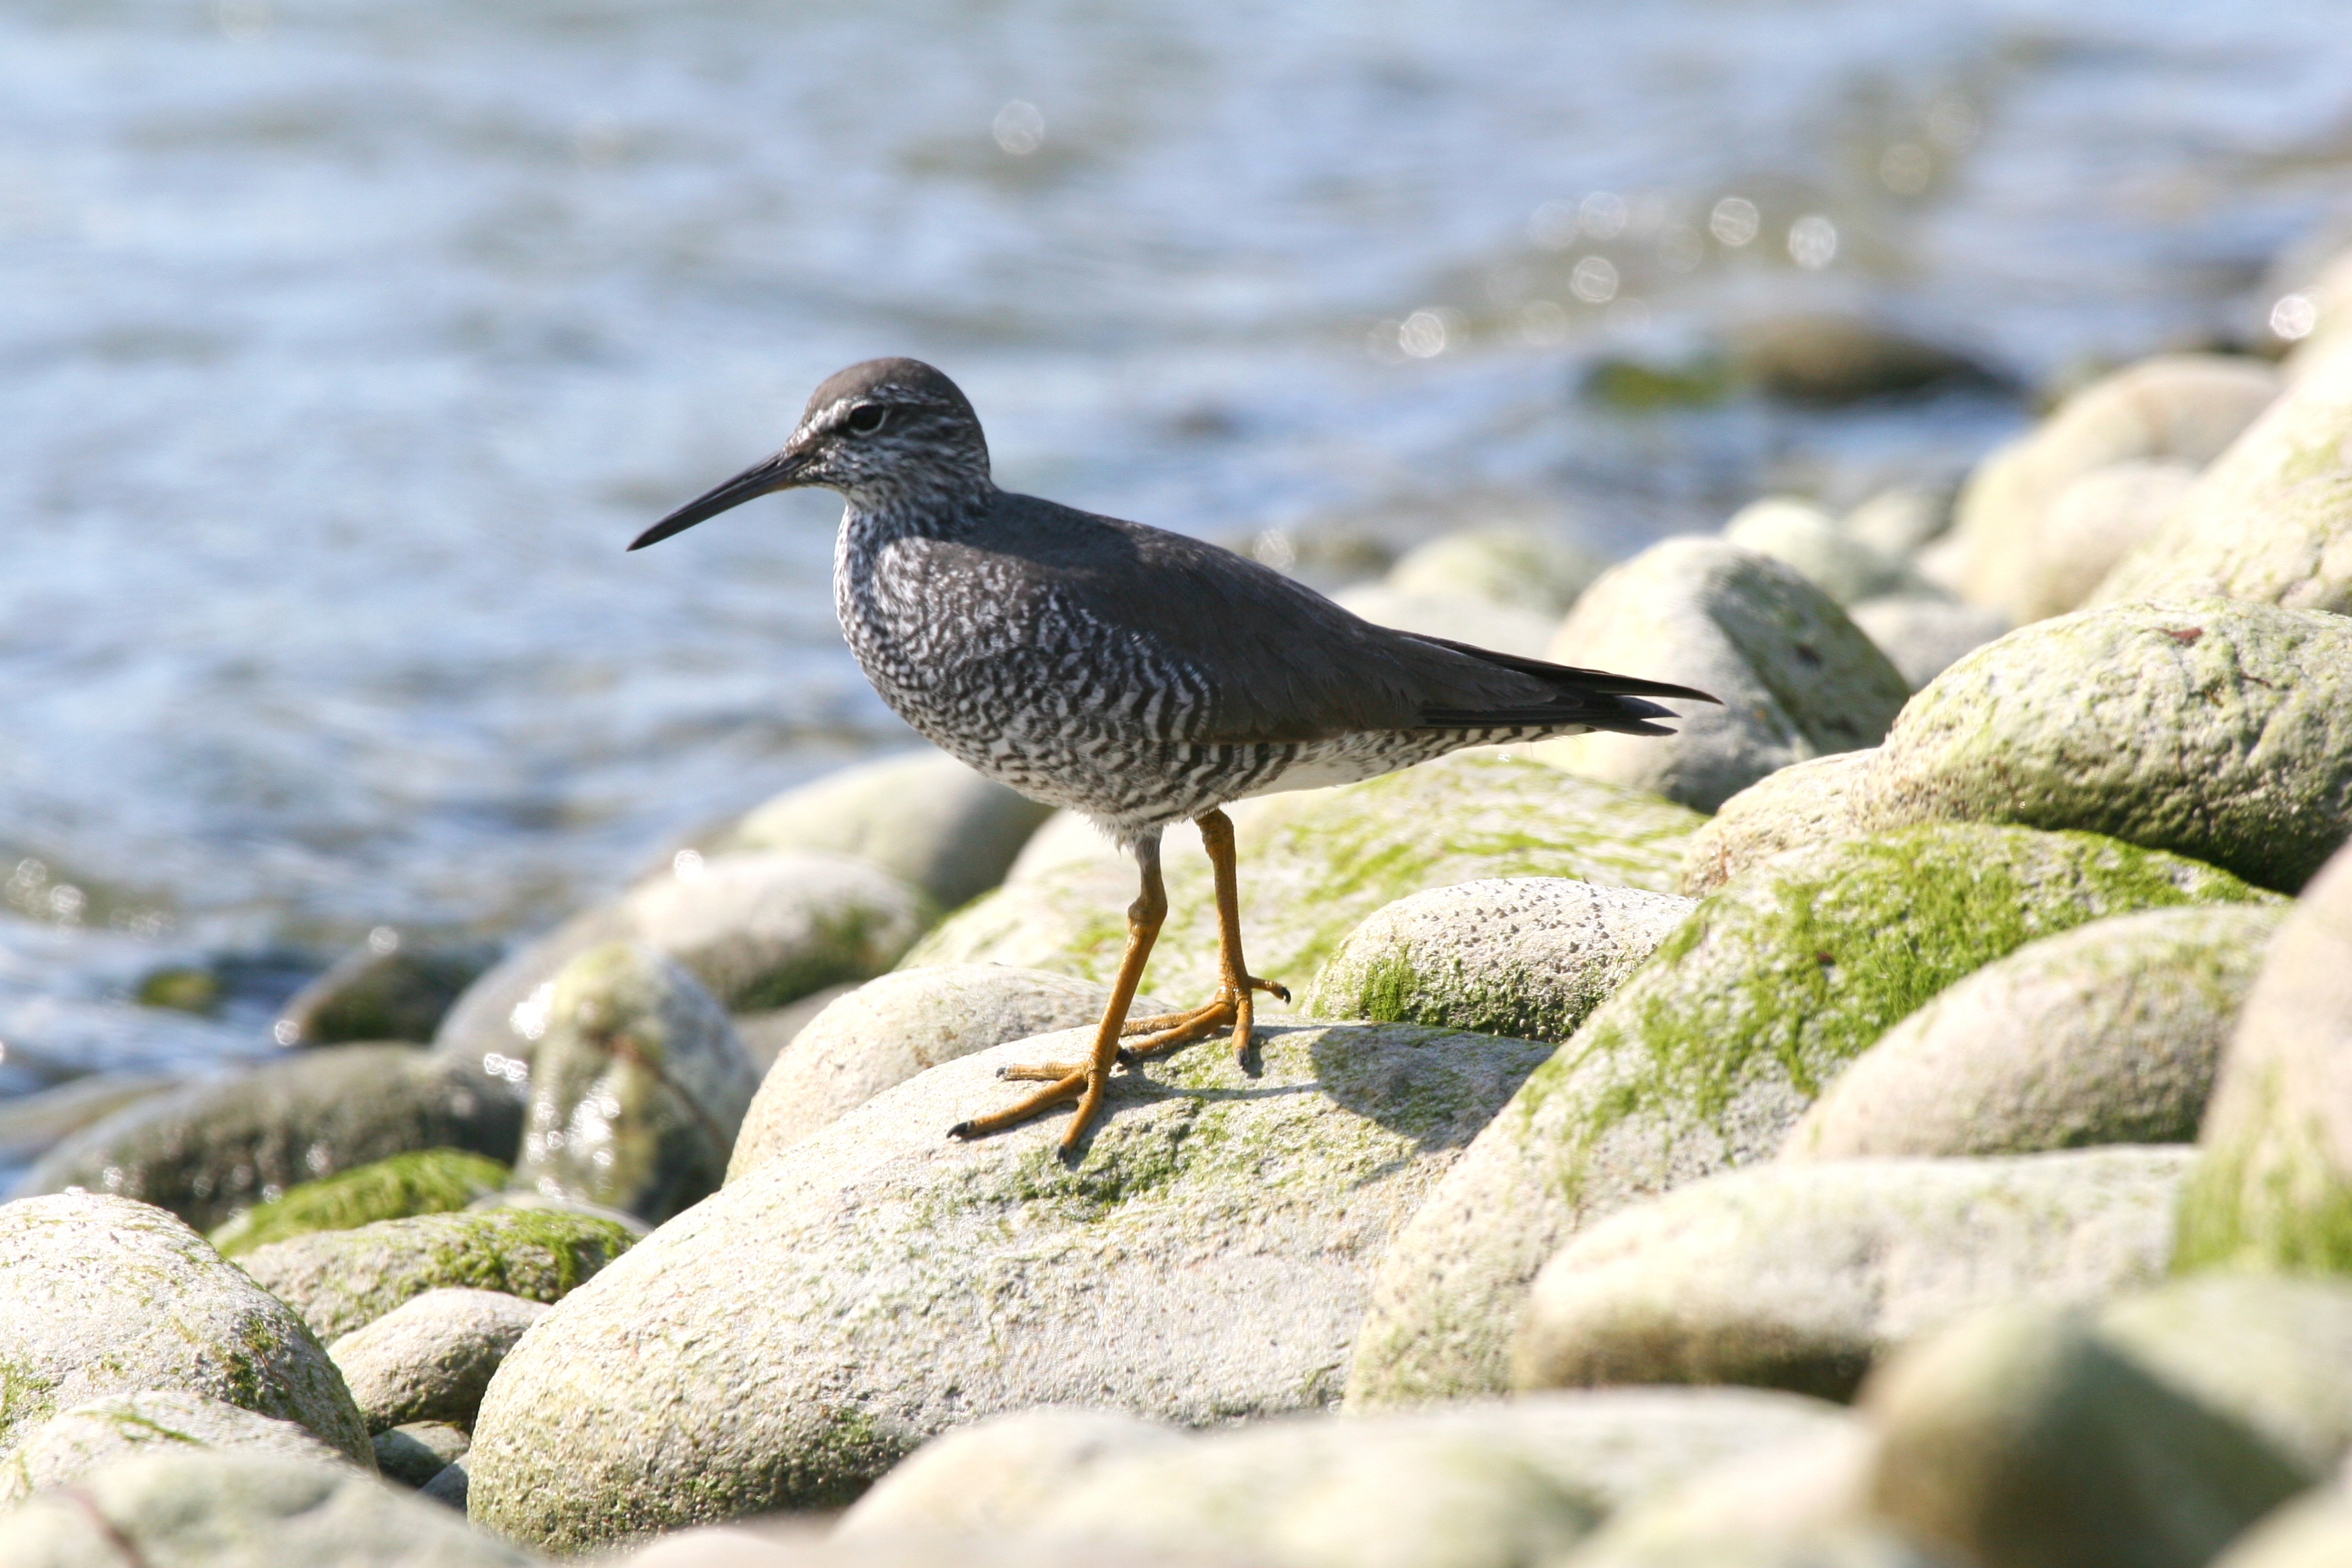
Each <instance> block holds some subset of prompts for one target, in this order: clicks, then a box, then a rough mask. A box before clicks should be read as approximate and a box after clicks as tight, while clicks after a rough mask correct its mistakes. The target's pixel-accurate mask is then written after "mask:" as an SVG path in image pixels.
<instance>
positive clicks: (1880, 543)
mask: <svg viewBox="0 0 2352 1568" xmlns="http://www.w3.org/2000/svg"><path fill="white" fill-rule="evenodd" d="M1955 490H1956V487H1955V486H1954V485H1953V484H1951V483H1949V482H1944V483H1936V482H1932V481H1930V482H1915V483H1909V484H1899V485H1891V486H1889V487H1888V488H1886V489H1883V490H1880V491H1878V492H1876V493H1875V494H1874V495H1872V496H1870V497H1869V498H1868V499H1866V500H1864V501H1862V502H1861V503H1860V504H1859V505H1857V506H1856V507H1855V508H1854V509H1853V510H1852V511H1849V512H1847V513H1846V514H1845V519H1844V522H1843V527H1844V529H1845V531H1847V532H1848V533H1851V534H1853V536H1854V537H1855V538H1856V539H1859V540H1861V541H1863V542H1864V543H1867V544H1870V545H1873V546H1874V547H1875V548H1876V549H1877V550H1878V552H1879V553H1881V554H1883V555H1888V556H1892V557H1893V558H1895V560H1897V561H1904V560H1907V559H1909V558H1910V557H1911V556H1914V555H1916V554H1917V553H1918V552H1920V551H1921V550H1923V549H1925V548H1926V547H1927V546H1928V545H1929V544H1932V543H1934V542H1936V540H1937V539H1938V538H1939V537H1941V536H1942V534H1943V532H1944V531H1945V530H1946V529H1948V528H1950V527H1951V526H1952V502H1953V500H1954V499H1955Z"/></svg>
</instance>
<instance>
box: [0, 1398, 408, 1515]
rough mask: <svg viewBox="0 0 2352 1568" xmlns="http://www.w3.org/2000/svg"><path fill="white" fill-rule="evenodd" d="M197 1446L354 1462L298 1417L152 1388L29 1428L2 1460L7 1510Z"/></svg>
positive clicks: (0, 1487) (2, 1501)
mask: <svg viewBox="0 0 2352 1568" xmlns="http://www.w3.org/2000/svg"><path fill="white" fill-rule="evenodd" d="M189 1446H194V1447H205V1448H232V1449H235V1450H236V1451H238V1452H240V1453H248V1454H274V1455H277V1456H278V1457H279V1458H289V1459H309V1460H311V1461H313V1462H315V1463H319V1464H326V1465H348V1464H350V1463H351V1459H350V1458H349V1456H347V1455H345V1454H343V1453H341V1452H340V1451H338V1450H336V1449H334V1448H331V1447H328V1446H327V1445H326V1444H324V1443H322V1442H320V1440H319V1439H318V1438H317V1437H314V1436H311V1435H310V1433H309V1432H307V1431H305V1430H303V1429H302V1428H301V1427H299V1426H296V1425H295V1424H294V1423H293V1422H291V1421H280V1420H278V1419H277V1418H276V1417H274V1416H268V1415H255V1414H254V1413H253V1412H252V1411H250V1410H240V1409H239V1408H237V1407H236V1405H224V1404H223V1403H221V1402H220V1401H219V1400H217V1399H211V1398H207V1397H205V1395H204V1394H190V1393H188V1392H186V1391H185V1390H184V1389H145V1390H142V1391H141V1392H140V1393H137V1394H108V1395H107V1396H106V1397H105V1398H103V1399H93V1400H90V1401H89V1403H87V1404H84V1405H75V1406H74V1407H73V1408H72V1409H71V1410H64V1411H60V1412H58V1414H57V1415H52V1416H50V1417H49V1418H48V1419H47V1421H44V1422H42V1423H41V1424H40V1425H39V1426H35V1427H33V1428H32V1429H31V1430H30V1431H28V1432H26V1433H25V1434H24V1436H23V1440H22V1441H20V1442H18V1443H17V1444H16V1447H13V1448H11V1449H10V1450H8V1453H7V1457H6V1458H5V1459H0V1508H5V1507H6V1506H8V1505H10V1504H14V1503H18V1502H22V1501H23V1500H25V1499H26V1498H27V1497H29V1496H31V1495H32V1494H33V1493H34V1492H36V1491H39V1490H42V1489H46V1488H48V1487H58V1486H64V1485H66V1484H67V1483H68V1482H71V1481H77V1480H79V1479H81V1478H82V1477H84V1476H86V1475H88V1474H89V1473H90V1472H91V1471H92V1470H96V1469H100V1468H103V1467H105V1466H108V1465H112V1464H119V1463H121V1461H122V1460H124V1459H128V1458H136V1457H138V1456H140V1455H142V1454H152V1453H155V1452H158V1451H170V1450H172V1449H175V1448H180V1447H189ZM367 1468H370V1469H373V1468H374V1467H373V1465H370V1466H369V1467H367Z"/></svg>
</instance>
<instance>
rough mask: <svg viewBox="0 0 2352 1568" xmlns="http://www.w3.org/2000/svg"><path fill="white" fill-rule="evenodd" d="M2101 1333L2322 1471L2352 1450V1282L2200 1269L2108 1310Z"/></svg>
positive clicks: (2110, 1304)
mask: <svg viewBox="0 0 2352 1568" xmlns="http://www.w3.org/2000/svg"><path fill="white" fill-rule="evenodd" d="M2096 1323H2097V1329H2098V1333H2099V1337H2100V1338H2101V1339H2103V1340H2105V1342H2107V1343H2108V1344H2110V1345H2112V1346H2114V1347H2115V1348H2116V1349H2117V1350H2119V1351H2121V1352H2124V1353H2125V1354H2126V1355H2128V1356H2130V1357H2131V1358H2132V1359H2133V1360H2134V1361H2136V1362H2137V1363H2140V1364H2141V1365H2142V1366H2144V1367H2146V1368H2147V1370H2148V1371H2149V1372H2152V1373H2155V1374H2156V1375H2157V1376H2158V1377H2160V1378H2162V1379H2163V1380H2164V1381H2165V1382H2167V1383H2168V1384H2172V1385H2173V1386H2174V1387H2175V1388H2178V1389H2179V1390H2180V1391H2181V1392H2182V1393H2184V1394H2188V1395H2189V1396H2190V1397H2191V1398H2193V1399H2195V1400H2197V1401H2198V1402H2199V1403H2200V1404H2202V1405H2207V1406H2209V1407H2210V1408H2211V1409H2214V1410H2218V1411H2221V1413H2222V1414H2223V1415H2231V1416H2234V1417H2236V1418H2237V1419H2238V1420H2240V1421H2242V1422H2243V1423H2245V1425H2246V1426H2248V1427H2250V1428H2252V1430H2254V1431H2256V1432H2259V1433H2261V1434H2262V1435H2263V1437H2264V1438H2265V1439H2266V1440H2267V1441H2268V1442H2270V1444H2271V1445H2272V1446H2273V1447H2276V1448H2277V1449H2278V1450H2279V1451H2280V1452H2281V1453H2283V1454H2284V1455H2286V1456H2287V1457H2288V1458H2292V1459H2294V1461H2295V1462H2296V1463H2298V1464H2300V1465H2302V1466H2303V1467H2304V1468H2305V1469H2307V1470H2309V1471H2311V1472H2312V1473H2313V1474H2314V1475H2324V1474H2326V1473H2327V1472H2328V1471H2330V1470H2333V1469H2334V1468H2336V1466H2337V1465H2338V1464H2340V1463H2341V1462H2342V1461H2343V1459H2344V1458H2345V1456H2346V1455H2347V1453H2352V1399H2347V1398H2346V1397H2345V1391H2346V1390H2347V1388H2352V1279H2287V1278H2282V1277H2280V1276H2277V1275H2270V1274H2198V1275H2193V1276H2191V1277H2189V1278H2188V1279H2175V1280H2172V1281H2170V1282H2168V1283H2167V1284H2164V1285H2161V1286H2158V1288H2157V1289H2152V1290H2146V1291H2140V1292H2137V1293H2135V1294H2132V1295H2127V1296H2123V1297H2119V1298H2117V1299H2116V1300H2113V1301H2110V1302H2108V1303H2107V1304H2106V1305H2105V1307H2103V1308H2101V1309H2100V1310H2099V1313H2098V1317H2097V1320H2096Z"/></svg>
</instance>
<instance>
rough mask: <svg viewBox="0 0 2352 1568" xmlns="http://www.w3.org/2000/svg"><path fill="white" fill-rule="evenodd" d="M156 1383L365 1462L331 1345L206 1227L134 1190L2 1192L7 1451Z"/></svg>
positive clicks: (0, 1383)
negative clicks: (219, 1249) (63, 1414)
mask: <svg viewBox="0 0 2352 1568" xmlns="http://www.w3.org/2000/svg"><path fill="white" fill-rule="evenodd" d="M147 1390H164V1391H171V1390H176V1391H180V1392H184V1393H188V1394H203V1395H205V1397H207V1398H211V1399H217V1400H220V1401H222V1402H223V1403H225V1404H228V1405H236V1407H237V1408H238V1409H240V1410H250V1411H253V1412H254V1413H255V1414H257V1415H269V1416H275V1417H277V1418H278V1419H280V1420H286V1421H292V1422H295V1423H297V1424H298V1425H299V1426H303V1427H305V1428H307V1429H308V1430H309V1431H310V1433H311V1434H312V1435H314V1436H317V1437H319V1438H320V1440H321V1441H323V1442H325V1443H326V1444H328V1445H329V1446H330V1447H333V1448H335V1449H336V1450H337V1451H339V1452H341V1453H342V1454H345V1455H347V1456H349V1457H350V1458H352V1459H353V1460H355V1461H358V1462H361V1463H365V1462H366V1456H367V1451H368V1449H367V1432H366V1429H365V1428H364V1427H363V1426H361V1424H360V1416H359V1412H358V1411H357V1410H356V1409H354V1408H353V1407H352V1396H351V1395H350V1394H348V1393H346V1392H345V1391H344V1388H343V1380H342V1378H341V1376H340V1375H339V1374H338V1373H336V1371H335V1368H334V1363H331V1362H330V1361H329V1360H328V1359H327V1352H324V1351H322V1350H320V1348H319V1342H318V1341H317V1340H315V1339H314V1338H312V1337H311V1333H310V1330H309V1329H307V1328H305V1327H304V1326H303V1324H302V1322H301V1321H300V1320H299V1318H297V1317H296V1316H295V1315H294V1313H293V1312H292V1311H290V1310H288V1308H287V1306H286V1305H285V1303H283V1302H281V1301H278V1300H276V1299H274V1298H272V1297H271V1296H269V1295H268V1294H267V1293H266V1292H265V1291H264V1290H262V1289H259V1288H258V1287H257V1286H256V1285H255V1283H254V1282H253V1280H252V1279H248V1278H247V1276H246V1275H245V1274H244V1273H242V1272H240V1271H239V1270H238V1268H236V1265H235V1264H232V1263H228V1262H226V1261H224V1260H223V1259H222V1258H221V1256H220V1254H218V1253H216V1252H215V1251H214V1250H213V1249H212V1248H211V1247H207V1246H206V1245H205V1238H204V1237H200V1236H198V1235H197V1234H196V1233H195V1232H194V1231H193V1230H190V1229H189V1228H188V1227H187V1226H185V1225H183V1224H182V1223H181V1222H180V1221H178V1220H176V1219H174V1218H173V1217H172V1216H171V1215H168V1214H166V1213H164V1212H163V1210H162V1209H159V1208H155V1207H152V1206H151V1205H146V1204H141V1203H133V1202H131V1200H130V1199H128V1198H113V1197H100V1196H97V1195H95V1194H59V1195H58V1196H54V1197H38V1198H25V1199H20V1200H18V1201H17V1202H16V1203H12V1204H6V1205H0V1450H5V1449H7V1448H10V1447H14V1446H15V1445H16V1443H17V1442H18V1441H19V1440H20V1439H21V1438H22V1437H23V1436H24V1435H25V1433H26V1431H27V1430H29V1429H30V1428H31V1427H32V1426H36V1425H37V1424H38V1423H40V1422H42V1421H45V1420H47V1419H48V1418H49V1416H51V1415H55V1414H56V1413H57V1412H58V1411H60V1410H68V1409H71V1408H73V1407H74V1406H76V1405H82V1404H85V1403H87V1402H89V1401H90V1400H93V1399H99V1398H102V1397H105V1396H107V1395H109V1394H137V1393H141V1392H142V1391H147Z"/></svg>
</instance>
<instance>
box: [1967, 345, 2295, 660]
mask: <svg viewBox="0 0 2352 1568" xmlns="http://www.w3.org/2000/svg"><path fill="white" fill-rule="evenodd" d="M2279 387H2280V380H2279V374H2278V372H2277V371H2276V370H2274V369H2273V368H2272V367H2271V366H2269V365H2267V364H2264V363H2262V362H2261V361H2259V360H2251V359H2238V358H2233V357H2227V356H2223V355H2219V354H2167V355H2161V356H2158V358H2155V359H2148V360H2143V361H2141V362H2140V363H2137V364H2135V365H2132V366H2130V367H2128V368H2126V369H2125V370H2121V371H2118V372H2116V374H2113V375H2111V376H2108V377H2106V378H2105V380H2102V381H2098V382H2095V383H2094V384H2091V385H2089V386H2087V387H2084V389H2083V390H2082V391H2080V392H2078V393H2075V394H2074V395H2073V396H2071V397H2069V398H2067V399H2066V401H2065V402H2064V403H2063V404H2062V405H2059V407H2058V410H2057V411H2056V412H2055V413H2053V415H2051V416H2050V417H2049V418H2047V419H2045V420H2043V421H2042V423H2041V424H2040V425H2039V426H2035V427H2034V429H2033V430H2032V431H2031V432H2029V433H2028V434H2027V435H2025V436H2024V437H2021V438H2019V439H2018V440H2015V441H2012V442H2011V443H2010V444H2009V445H2007V446H2005V447H2001V448H2000V449H1999V450H1998V451H1996V452H1994V453H1993V454H1992V455H1991V456H1990V457H1989V458H1986V459H1985V460H1984V461H1983V462H1981V463H1979V465H1977V469H1976V471H1975V472H1974V473H1973V474H1971V475H1969V481H1968V484H1967V485H1966V486H1965V487H1964V488H1963V489H1961V491H1960V499H1959V506H1958V518H1957V519H1956V521H1955V522H1954V525H1953V535H1954V541H1955V543H1956V544H1957V545H1958V550H1959V553H1960V557H1961V570H1960V587H1961V591H1962V593H1963V595H1965V596H1966V597H1967V598H1968V599H1969V602H1970V603H1972V604H1979V605H1991V606H1994V607H1996V608H1999V609H2001V610H2004V611H2006V612H2007V613H2008V614H2009V616H2010V617H2011V619H2012V620H2016V621H2020V622H2022V621H2025V620H2028V619H2031V618H2032V616H2029V615H2027V614H2026V613H2025V612H2026V610H2027V609H2028V608H2029V607H2030V605H2031V603H2032V595H2034V593H2035V591H2036V584H2037V583H2038V581H2039V580H2040V577H2041V575H2042V544H2043V542H2044V541H2045V540H2046V538H2047V537H2048V534H2049V528H2050V518H2049V513H2050V508H2051V505H2052V503H2053V501H2055V500H2057V498H2058V496H2059V495H2060V494H2061V493H2062V492H2063V490H2064V489H2066V487H2067V486H2069V485H2071V484H2073V483H2074V481H2075V480H2076V479H2081V478H2082V477H2083V476H2084V475H2085V474H2089V473H2093V472H2095V471H2096V470H2098V469H2100V468H2106V467H2108V466H2109V465H2111V464H2115V463H2121V462H2130V461H2147V460H2150V459H2157V460H2169V461H2175V462H2179V463H2184V464H2187V465H2189V466H2190V467H2192V468H2202V467H2204V465H2206V464H2207V463H2210V462H2211V461H2212V460H2213V459H2214V458H2218V457H2220V456H2221V453H2222V452H2223V451H2224V450H2225V449H2226V448H2227V447H2229V445H2230V444H2231V442H2232V441H2234V440H2236V439H2237V437H2238V436H2239V434H2240V433H2241V432H2242V431H2243V430H2244V429H2245V428H2246V427H2247V426H2249V425H2252V423H2253V422H2254V420H2255V418H2256V417H2257V416H2259V415H2261V413H2262V412H2263V409H2264V408H2266V407H2268V406H2269V405H2270V404H2271V402H2272V400H2273V398H2275V397H2277V395H2278V393H2279ZM2165 596H2167V597H2177V596H2178V595H2165Z"/></svg>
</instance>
